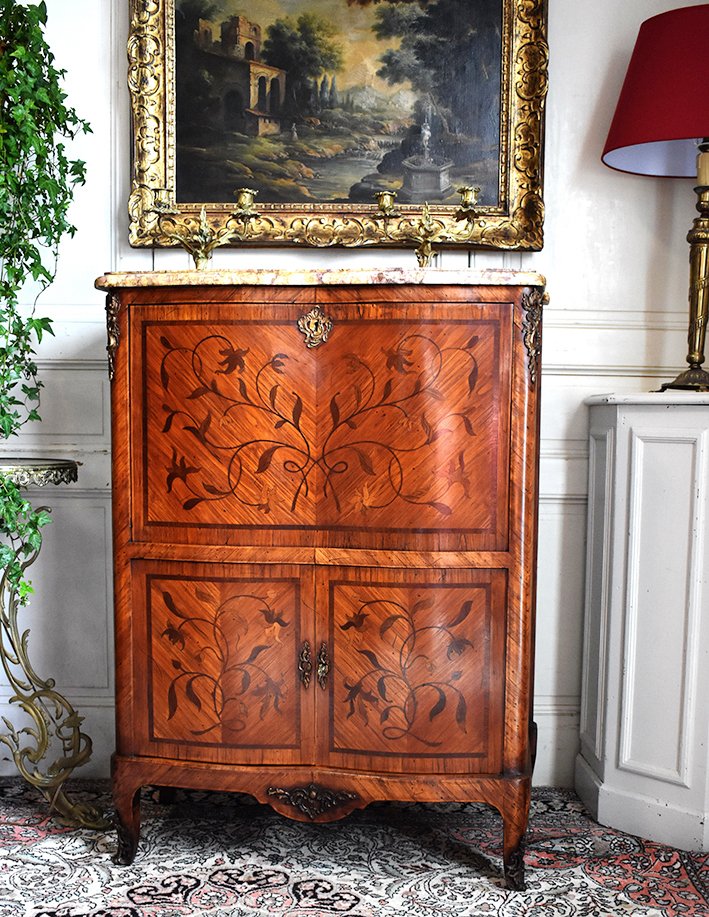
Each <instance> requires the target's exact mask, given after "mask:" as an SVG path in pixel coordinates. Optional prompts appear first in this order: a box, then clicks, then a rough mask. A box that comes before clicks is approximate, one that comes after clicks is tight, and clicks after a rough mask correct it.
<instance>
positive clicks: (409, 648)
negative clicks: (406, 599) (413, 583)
mask: <svg viewBox="0 0 709 917" xmlns="http://www.w3.org/2000/svg"><path fill="white" fill-rule="evenodd" d="M372 606H376V607H377V610H378V612H379V613H380V614H381V610H382V608H384V609H386V610H387V611H388V612H389V614H387V616H386V617H385V618H384V619H383V620H382V621H381V624H380V625H379V638H380V640H381V641H382V643H388V644H389V645H390V646H391V647H392V649H393V650H394V653H393V654H391V653H388V652H387V653H386V655H385V654H384V653H383V652H382V650H381V649H378V647H377V646H376V643H371V644H370V645H371V646H373V647H374V648H373V649H357V650H356V652H357V653H359V655H360V656H363V657H364V658H365V659H366V660H367V663H368V664H369V665H368V668H367V671H366V672H365V674H364V675H362V677H361V678H359V680H358V681H353V682H351V683H350V682H349V681H347V680H345V681H344V688H345V695H344V697H343V698H342V702H343V703H345V704H347V718H348V719H349V718H351V717H354V716H358V717H359V718H360V719H361V720H362V722H363V724H364V725H365V726H368V725H370V723H371V722H372V720H371V717H372V714H373V713H374V711H375V710H376V712H377V717H376V719H378V724H377V725H376V726H373V728H378V730H379V731H380V733H381V735H382V736H383V738H385V739H387V740H389V741H396V740H398V739H403V738H410V739H414V740H415V741H417V742H420V743H421V744H422V745H426V746H429V747H437V746H439V745H441V742H440V741H437V740H434V739H431V738H429V737H427V736H426V734H425V726H426V724H427V723H430V722H432V721H433V720H435V719H436V717H438V716H440V715H441V714H442V713H443V712H444V711H445V710H446V709H448V708H449V707H451V706H452V708H453V710H454V716H455V722H456V724H457V727H458V729H460V731H461V732H463V733H465V732H467V718H468V704H467V700H466V697H465V694H464V693H463V692H462V691H461V690H460V689H459V688H458V686H457V684H456V683H457V682H458V681H460V679H461V678H462V677H463V672H462V670H456V671H454V672H447V673H446V672H444V671H442V670H441V667H440V665H439V663H438V660H437V659H436V658H435V656H433V655H431V648H432V647H433V646H435V644H436V643H437V642H439V643H441V645H445V646H446V656H447V658H448V659H449V660H450V659H452V658H453V657H454V656H462V655H463V654H464V653H465V652H466V651H467V650H468V649H469V648H470V649H472V648H473V642H472V641H471V640H469V639H468V638H467V637H465V636H463V635H462V634H460V633H457V632H456V631H457V628H459V627H460V625H461V624H463V622H464V621H465V620H466V619H467V618H468V617H469V615H470V613H471V611H472V609H473V602H472V600H470V599H466V600H465V601H464V602H462V604H461V606H460V608H459V609H458V611H457V613H456V614H454V615H453V616H452V618H451V619H450V620H448V621H445V620H444V618H442V617H441V614H440V613H438V614H437V615H436V616H435V617H434V618H433V619H427V618H426V616H425V611H426V610H427V609H430V608H432V607H433V606H434V600H433V599H431V598H426V599H419V600H418V601H416V602H413V603H412V604H411V605H404V604H402V603H400V602H395V601H386V600H384V599H381V598H380V599H373V600H370V601H367V602H363V603H362V604H361V605H360V607H359V608H358V609H357V611H356V612H354V613H352V614H351V615H350V616H349V617H348V618H347V619H346V620H345V621H344V623H342V624H340V629H341V630H343V631H347V630H352V629H355V630H360V629H362V628H363V627H365V626H366V624H365V619H366V618H367V617H368V616H369V614H370V611H369V610H368V609H370V608H371V607H372ZM426 620H435V622H436V623H426ZM375 650H376V651H375ZM441 652H442V650H441Z"/></svg>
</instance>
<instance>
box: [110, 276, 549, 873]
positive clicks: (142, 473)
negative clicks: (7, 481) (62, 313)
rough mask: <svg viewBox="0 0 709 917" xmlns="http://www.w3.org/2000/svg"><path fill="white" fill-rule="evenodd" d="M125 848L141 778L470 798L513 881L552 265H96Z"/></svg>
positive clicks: (526, 743) (347, 805)
mask: <svg viewBox="0 0 709 917" xmlns="http://www.w3.org/2000/svg"><path fill="white" fill-rule="evenodd" d="M97 286H98V287H99V288H100V289H102V290H106V291H107V293H108V305H107V311H108V323H109V363H110V369H111V375H112V415H113V421H112V422H113V500H114V562H115V615H116V681H117V697H116V705H117V708H116V709H117V750H116V754H115V756H114V776H113V790H114V800H115V806H116V811H117V815H118V821H119V853H118V859H119V861H120V862H124V863H129V862H131V861H132V859H133V857H134V855H135V852H136V847H137V844H138V839H139V819H140V813H139V791H140V788H141V787H142V786H143V785H145V784H155V785H158V786H164V787H172V786H175V787H180V786H181V787H194V788H206V789H210V788H211V789H219V790H233V791H243V792H246V793H250V794H252V795H253V796H254V797H256V799H258V800H259V801H261V802H263V803H268V804H270V805H271V806H273V808H274V809H276V810H277V811H278V812H280V813H282V814H283V815H286V816H288V817H290V818H294V819H299V820H303V821H316V822H325V821H331V820H334V819H337V818H341V817H342V816H344V815H346V814H347V813H349V812H350V811H352V810H353V809H355V808H359V807H362V806H366V805H367V804H368V803H369V802H372V801H374V800H417V801H446V800H471V801H482V802H485V803H489V804H490V805H492V806H495V807H496V808H497V809H498V810H499V811H500V813H501V814H502V818H503V823H504V845H503V846H504V849H503V854H504V870H505V876H506V880H507V883H508V885H509V886H510V887H512V888H519V887H522V886H523V882H524V863H523V856H522V838H523V834H524V831H525V828H526V824H527V818H528V810H529V794H530V781H531V770H532V763H533V758H534V745H535V729H534V724H533V722H532V709H531V708H532V656H533V632H534V582H535V555H536V526H537V522H536V515H537V476H538V472H537V469H538V422H539V374H540V350H541V312H542V300H543V279H542V278H540V277H539V276H537V275H534V274H514V273H510V272H504V271H485V272H475V271H464V272H447V271H436V270H413V271H385V272H356V271H328V272H323V273H318V274H314V273H313V274H310V273H307V272H303V273H294V272H289V273H281V272H276V271H273V272H268V271H247V272H239V273H233V272H216V271H214V272H212V271H204V272H195V271H189V272H179V273H169V272H165V273H160V272H155V273H134V274H109V275H106V276H104V277H101V278H99V280H98V281H97Z"/></svg>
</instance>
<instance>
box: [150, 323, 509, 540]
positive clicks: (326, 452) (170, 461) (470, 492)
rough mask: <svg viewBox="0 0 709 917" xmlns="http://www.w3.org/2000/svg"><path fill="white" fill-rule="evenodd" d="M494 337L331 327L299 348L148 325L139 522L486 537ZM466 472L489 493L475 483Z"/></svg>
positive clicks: (493, 432)
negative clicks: (144, 499)
mask: <svg viewBox="0 0 709 917" xmlns="http://www.w3.org/2000/svg"><path fill="white" fill-rule="evenodd" d="M352 335H356V336H357V342H358V347H357V351H356V352H355V351H354V350H353V349H352ZM500 337H501V335H500V329H499V325H498V323H496V322H492V321H486V322H451V323H450V325H449V326H447V327H446V328H437V329H435V330H434V329H432V328H430V327H429V326H428V325H427V324H425V323H423V324H420V325H419V324H416V323H401V322H395V321H392V322H387V321H383V322H379V323H373V322H369V323H355V322H344V321H342V320H341V319H338V322H337V323H336V325H335V328H334V330H333V331H332V333H331V335H330V338H329V340H328V344H327V346H326V347H324V348H318V349H317V350H315V351H309V350H308V349H307V348H304V347H303V340H302V337H300V336H299V334H298V332H297V330H296V329H295V328H294V327H293V326H292V325H291V324H283V325H279V324H278V323H276V322H274V323H273V324H272V325H271V326H270V328H269V335H268V340H267V341H265V340H264V338H263V336H260V335H258V334H255V333H254V331H253V328H251V327H249V326H248V324H246V325H245V326H244V328H243V330H242V329H241V328H240V327H239V326H238V325H234V324H230V325H222V326H219V325H215V324H214V323H211V324H210V325H209V326H204V325H201V324H200V323H199V322H194V323H190V324H189V325H187V326H185V325H177V324H169V323H165V324H163V323H157V324H155V325H151V326H150V328H149V331H148V336H147V340H146V346H147V348H148V352H149V354H150V358H151V362H152V365H153V366H155V367H156V368H157V369H156V372H154V374H153V376H152V378H151V379H150V381H149V383H148V384H149V389H148V397H149V400H150V404H151V414H152V415H153V416H156V417H158V418H159V423H160V426H159V427H157V426H156V427H155V428H151V429H150V430H149V431H148V442H147V446H148V459H149V460H148V462H147V463H146V474H147V475H148V491H149V493H150V500H149V502H148V507H149V512H150V513H151V514H152V516H151V518H153V519H154V520H155V521H159V520H166V521H170V520H173V521H175V522H178V521H179V522H194V523H199V524H201V525H204V524H215V525H216V524H219V525H223V524H228V523H229V520H230V518H233V517H234V513H235V512H237V511H238V515H239V518H240V519H241V520H246V519H250V520H251V522H252V523H253V524H256V525H274V524H291V523H293V522H295V521H297V522H298V523H299V524H301V525H316V524H318V525H320V526H322V525H323V524H325V525H327V524H330V525H333V526H342V525H353V526H362V525H365V524H371V523H375V524H377V523H378V524H386V525H387V526H388V527H389V526H391V525H392V524H395V525H396V526H397V527H399V528H403V529H407V528H412V527H415V528H421V527H427V526H428V527H430V528H434V527H437V526H440V525H443V526H445V527H450V528H451V529H463V530H477V531H483V532H489V531H494V527H495V525H496V523H497V519H496V512H497V504H496V502H493V500H494V497H495V495H496V487H497V486H498V482H497V475H498V469H499V467H500V458H499V449H500V445H499V442H500V440H501V439H502V432H503V430H504V424H505V422H506V421H505V418H504V414H503V412H502V411H500V413H499V414H496V413H492V414H491V412H490V411H489V409H487V408H486V409H485V410H484V411H483V410H481V409H480V408H481V405H482V404H487V403H489V401H488V399H489V394H490V386H493V387H498V386H500V385H505V384H508V383H507V381H506V379H505V378H497V375H498V374H499V370H498V368H497V365H498V359H499V354H500V346H501V341H500ZM481 373H483V374H484V375H482V376H481ZM481 378H484V379H485V382H484V383H482V384H481V382H480V379H481ZM316 379H317V384H316ZM185 434H187V435H185ZM441 455H445V456H446V460H445V461H441V459H440V456H441ZM474 466H478V468H479V467H480V466H482V467H483V468H484V473H485V474H486V475H487V476H488V477H489V480H490V482H491V484H492V486H491V487H487V488H485V489H484V490H481V488H480V487H477V488H474V487H473V486H472V477H471V469H472V468H473V467H474ZM479 474H480V472H479V471H478V475H479ZM499 486H504V483H501V484H500V485H499ZM491 498H492V499H491Z"/></svg>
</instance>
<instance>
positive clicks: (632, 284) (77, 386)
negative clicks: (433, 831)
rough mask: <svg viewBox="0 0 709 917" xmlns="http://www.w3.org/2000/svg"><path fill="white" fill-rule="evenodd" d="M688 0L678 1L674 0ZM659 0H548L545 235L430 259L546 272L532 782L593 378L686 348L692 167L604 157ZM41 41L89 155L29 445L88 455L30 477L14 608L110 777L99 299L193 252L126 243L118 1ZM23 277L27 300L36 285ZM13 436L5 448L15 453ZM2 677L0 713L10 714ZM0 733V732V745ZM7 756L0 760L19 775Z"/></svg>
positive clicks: (576, 607)
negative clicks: (38, 505)
mask: <svg viewBox="0 0 709 917" xmlns="http://www.w3.org/2000/svg"><path fill="white" fill-rule="evenodd" d="M683 2H684V5H687V0H683ZM677 5H679V4H678V3H676V2H671V0H624V2H622V3H619V2H618V0H595V2H594V3H587V2H585V0H549V6H550V14H549V40H550V46H551V67H550V77H551V79H550V92H549V98H548V106H547V132H546V178H545V198H546V205H547V219H546V244H545V247H544V250H543V251H542V252H540V253H535V254H524V255H522V254H517V253H497V252H492V253H490V252H482V253H468V252H445V253H443V254H442V255H440V256H439V258H438V266H439V267H443V266H445V267H449V268H452V267H461V266H466V265H467V264H469V263H470V264H471V265H473V266H477V267H486V266H495V267H502V266H505V267H511V268H524V269H530V270H538V271H540V272H541V273H543V274H545V275H546V276H547V278H548V282H549V283H548V289H549V292H550V295H551V303H550V305H549V307H548V308H547V310H546V315H545V332H544V355H543V381H542V392H543V398H542V411H543V416H542V434H543V435H542V447H541V448H542V461H541V509H540V536H541V537H540V546H539V597H538V636H537V676H536V711H537V714H536V718H537V721H538V724H539V754H538V758H537V770H536V775H535V780H536V782H538V783H555V784H565V785H571V784H572V783H573V769H574V759H575V756H576V752H577V749H578V719H579V693H580V678H581V674H580V673H581V639H582V629H583V628H582V625H583V621H582V618H583V597H584V585H583V583H584V563H585V560H584V559H585V544H584V541H585V527H586V475H587V464H588V447H587V420H588V418H587V409H586V407H585V406H584V404H583V402H584V399H585V398H586V397H587V396H589V395H592V394H597V393H601V392H610V391H614V392H637V391H646V390H648V389H652V388H657V387H658V384H659V382H660V381H661V380H663V379H667V378H670V377H673V376H674V375H675V374H676V371H677V370H678V369H679V368H680V367H681V365H682V363H683V360H684V353H685V336H686V335H685V330H686V326H687V321H686V305H685V304H686V297H687V292H686V291H687V282H688V267H687V257H688V253H687V246H686V243H685V242H684V237H685V235H686V232H687V229H688V228H689V225H690V223H691V220H692V217H693V206H694V204H693V194H692V182H691V180H674V181H670V180H660V179H651V178H640V177H634V176H629V175H622V174H619V173H615V172H612V171H610V170H609V169H606V168H605V167H604V166H602V165H601V163H600V158H599V157H600V151H601V148H602V146H603V142H604V140H605V133H606V131H607V128H608V125H609V123H610V118H611V115H612V112H613V108H614V105H615V101H616V99H617V95H618V91H619V89H620V85H621V82H622V79H623V76H624V72H625V67H626V64H627V60H628V58H629V55H630V52H631V50H632V47H633V44H634V42H635V37H636V34H637V30H638V26H639V24H640V22H641V21H642V20H644V19H646V18H647V17H649V16H652V15H654V14H655V13H659V12H663V11H664V10H667V9H671V8H672V7H674V6H677ZM48 7H49V16H50V27H49V38H50V41H51V43H52V47H53V50H54V52H55V55H56V57H57V60H58V63H59V65H60V66H62V67H64V68H66V69H67V71H68V76H67V84H66V85H67V90H68V92H69V95H70V100H71V102H72V103H73V104H74V105H75V107H76V108H77V109H78V110H79V111H80V113H81V114H82V115H83V116H84V117H86V118H87V119H88V120H89V121H90V122H91V124H92V127H93V134H91V135H89V136H87V137H82V138H81V140H80V141H79V142H78V143H77V145H76V147H75V149H74V150H73V151H72V152H73V153H74V154H75V155H78V156H81V157H82V158H85V159H86V160H87V163H88V182H87V185H86V187H85V188H83V189H81V190H80V191H78V192H77V194H76V200H75V204H74V209H73V213H72V216H73V219H74V221H75V222H76V224H77V226H78V232H77V234H76V236H75V238H74V239H72V240H69V241H67V242H66V244H65V245H64V246H63V249H62V255H61V261H60V266H59V273H58V276H57V281H56V283H55V284H54V285H53V286H52V287H51V288H50V289H49V290H48V291H47V292H46V293H45V294H44V295H43V297H42V298H41V300H40V303H39V309H40V313H41V314H49V315H51V316H52V317H54V318H55V320H56V330H57V336H56V338H55V339H51V340H49V341H47V343H46V346H45V345H43V347H42V350H41V353H40V359H41V367H42V371H43V378H44V381H45V384H46V392H45V397H44V401H43V410H42V414H43V418H44V421H43V423H42V424H41V425H37V426H36V427H35V429H33V430H32V431H31V432H30V433H28V434H27V435H26V436H25V438H24V440H23V443H22V444H21V445H22V447H23V451H24V452H26V453H28V454H45V455H68V456H71V457H74V458H77V459H78V460H79V461H81V462H82V467H81V469H80V476H79V482H78V484H76V485H72V486H70V487H65V488H57V489H56V490H54V491H53V492H49V491H43V492H41V493H38V496H40V497H41V502H43V503H47V504H49V505H51V507H52V509H53V515H54V520H55V521H54V524H53V525H52V526H50V527H49V529H47V530H46V535H45V545H44V548H43V551H42V555H41V556H40V559H39V561H38V563H37V566H36V568H35V572H34V576H33V579H34V583H35V587H36V596H35V598H34V599H33V601H32V604H31V605H30V607H29V608H28V609H27V611H26V614H25V623H26V624H27V625H28V626H30V627H31V630H32V634H31V638H30V639H31V644H30V646H31V651H32V654H33V657H34V659H35V661H36V666H37V668H38V669H39V670H40V674H46V675H52V676H54V677H55V678H56V679H57V684H58V687H59V688H60V690H63V691H64V692H65V693H66V694H67V696H68V697H69V698H70V700H72V702H74V703H75V705H76V706H77V707H79V709H80V711H81V713H83V714H84V715H85V716H86V726H87V729H88V731H89V732H90V733H91V735H92V737H93V739H94V758H93V761H92V763H91V764H89V765H88V766H87V767H85V768H84V769H83V773H84V774H85V775H87V776H88V775H90V774H102V775H105V774H107V773H108V759H109V755H110V753H111V751H112V745H113V738H112V717H113V709H112V696H113V668H112V653H111V641H112V635H111V623H110V621H111V588H110V586H111V565H110V540H109V538H110V532H109V529H110V464H109V454H110V424H109V402H108V396H109V392H108V383H107V377H106V370H105V349H104V348H105V331H104V320H103V298H102V296H101V295H99V294H98V293H97V292H96V291H95V290H94V288H93V281H94V278H95V277H96V276H98V275H99V274H101V273H104V272H105V271H107V270H132V269H151V268H152V267H158V268H165V267H188V266H189V263H188V258H187V256H186V255H184V254H182V253H180V252H173V251H170V252H166V251H158V252H155V253H152V252H150V251H137V250H131V249H130V248H129V246H128V245H127V242H126V238H127V215H126V200H127V196H128V189H129V183H130V176H129V162H130V130H129V119H128V111H129V108H128V96H127V90H126V78H125V71H126V63H125V41H126V36H127V30H128V0H48ZM304 262H307V263H308V264H309V265H327V266H331V267H333V266H338V265H339V266H349V267H356V266H368V267H369V266H372V265H390V266H399V265H408V266H414V257H413V255H412V254H411V253H410V252H395V251H387V252H375V251H372V250H368V251H362V252H356V251H355V252H346V251H343V252H334V251H325V252H322V251H316V250H313V251H303V250H280V251H274V250H268V251H266V250H264V251H257V252H253V251H251V250H249V251H225V250H220V251H219V252H217V253H216V255H215V258H214V264H215V266H216V267H223V266H227V265H228V266H233V267H259V266H263V267H266V266H268V267H272V266H278V267H284V268H287V267H289V266H292V265H294V264H296V263H297V264H300V265H302V264H303V263H304ZM31 297H32V293H31V291H28V293H27V299H28V302H29V301H31ZM16 448H17V447H16V445H14V444H13V449H14V450H15V451H16ZM8 700H9V690H8V688H7V686H6V684H5V683H4V682H3V681H2V680H1V679H0V715H6V716H13V713H12V710H11V708H10V705H9V703H8ZM0 748H2V746H0ZM12 772H13V770H12V765H11V762H9V761H7V760H6V759H4V760H0V774H2V773H12Z"/></svg>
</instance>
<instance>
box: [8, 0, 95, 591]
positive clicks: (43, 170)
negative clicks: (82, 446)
mask: <svg viewBox="0 0 709 917" xmlns="http://www.w3.org/2000/svg"><path fill="white" fill-rule="evenodd" d="M46 24H47V6H46V3H45V2H44V0H42V2H40V3H38V4H36V5H26V4H25V3H21V2H18V0H0V443H1V442H2V441H4V440H9V439H10V438H11V437H14V436H16V435H17V434H18V433H19V432H20V430H21V429H22V428H23V427H24V425H25V424H26V423H28V422H31V421H37V420H39V419H40V416H39V404H40V391H41V388H42V383H41V381H40V380H39V379H38V370H37V364H36V361H35V355H36V351H35V347H36V346H37V345H38V344H39V343H41V341H42V337H43V335H44V334H46V333H52V323H51V320H50V319H49V318H42V317H38V316H37V314H36V306H35V305H32V306H30V307H23V306H22V305H21V303H20V296H21V291H22V290H23V288H26V287H25V285H26V284H27V283H29V282H30V281H33V282H34V283H35V285H36V287H35V288H36V289H37V290H38V291H39V293H41V292H42V291H43V290H45V289H46V288H47V287H48V286H49V284H51V282H52V281H53V279H54V276H55V274H56V265H57V255H58V249H59V243H60V241H61V240H62V239H63V238H64V237H65V236H72V235H73V234H74V232H75V227H74V226H73V225H72V223H71V222H70V221H69V217H68V211H69V205H70V204H71V202H72V199H73V193H74V187H75V186H76V185H79V184H83V182H84V178H85V163H84V162H82V161H81V160H80V159H71V158H70V156H69V154H68V152H67V148H66V143H67V142H68V141H71V140H73V139H74V138H75V137H76V136H77V134H78V133H80V132H84V133H86V132H88V131H89V130H90V127H89V125H88V124H87V122H86V121H84V120H83V119H82V118H80V117H79V116H78V115H77V113H76V111H75V110H74V109H73V108H72V107H71V106H69V105H68V104H67V97H66V93H65V92H64V91H63V89H62V81H63V77H64V75H65V71H64V70H60V69H58V68H57V67H56V65H55V60H54V55H53V54H52V52H51V50H50V48H49V45H48V43H47V40H46V36H45V29H46ZM39 293H38V294H37V295H39ZM35 304H36V299H35ZM48 521H49V516H48V514H47V513H46V512H43V511H37V510H35V509H34V508H33V507H32V505H31V503H30V501H29V500H27V499H26V497H25V496H24V495H23V494H22V492H21V491H20V489H19V488H18V487H17V485H16V484H14V483H13V482H12V481H9V480H8V479H7V478H2V476H0V539H1V540H2V543H1V544H0V567H2V568H3V569H4V570H5V571H6V575H7V577H8V579H9V580H10V582H11V583H12V585H13V586H15V588H16V589H17V591H18V594H19V596H20V600H21V601H25V600H26V598H27V595H28V593H29V592H30V591H31V587H30V585H29V583H28V582H27V581H26V580H25V579H24V578H23V561H25V560H26V559H27V558H28V557H29V556H31V555H32V554H33V553H34V551H35V550H37V549H38V548H39V544H40V543H41V533H40V529H41V528H42V526H43V525H45V524H46V523H47V522H48Z"/></svg>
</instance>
